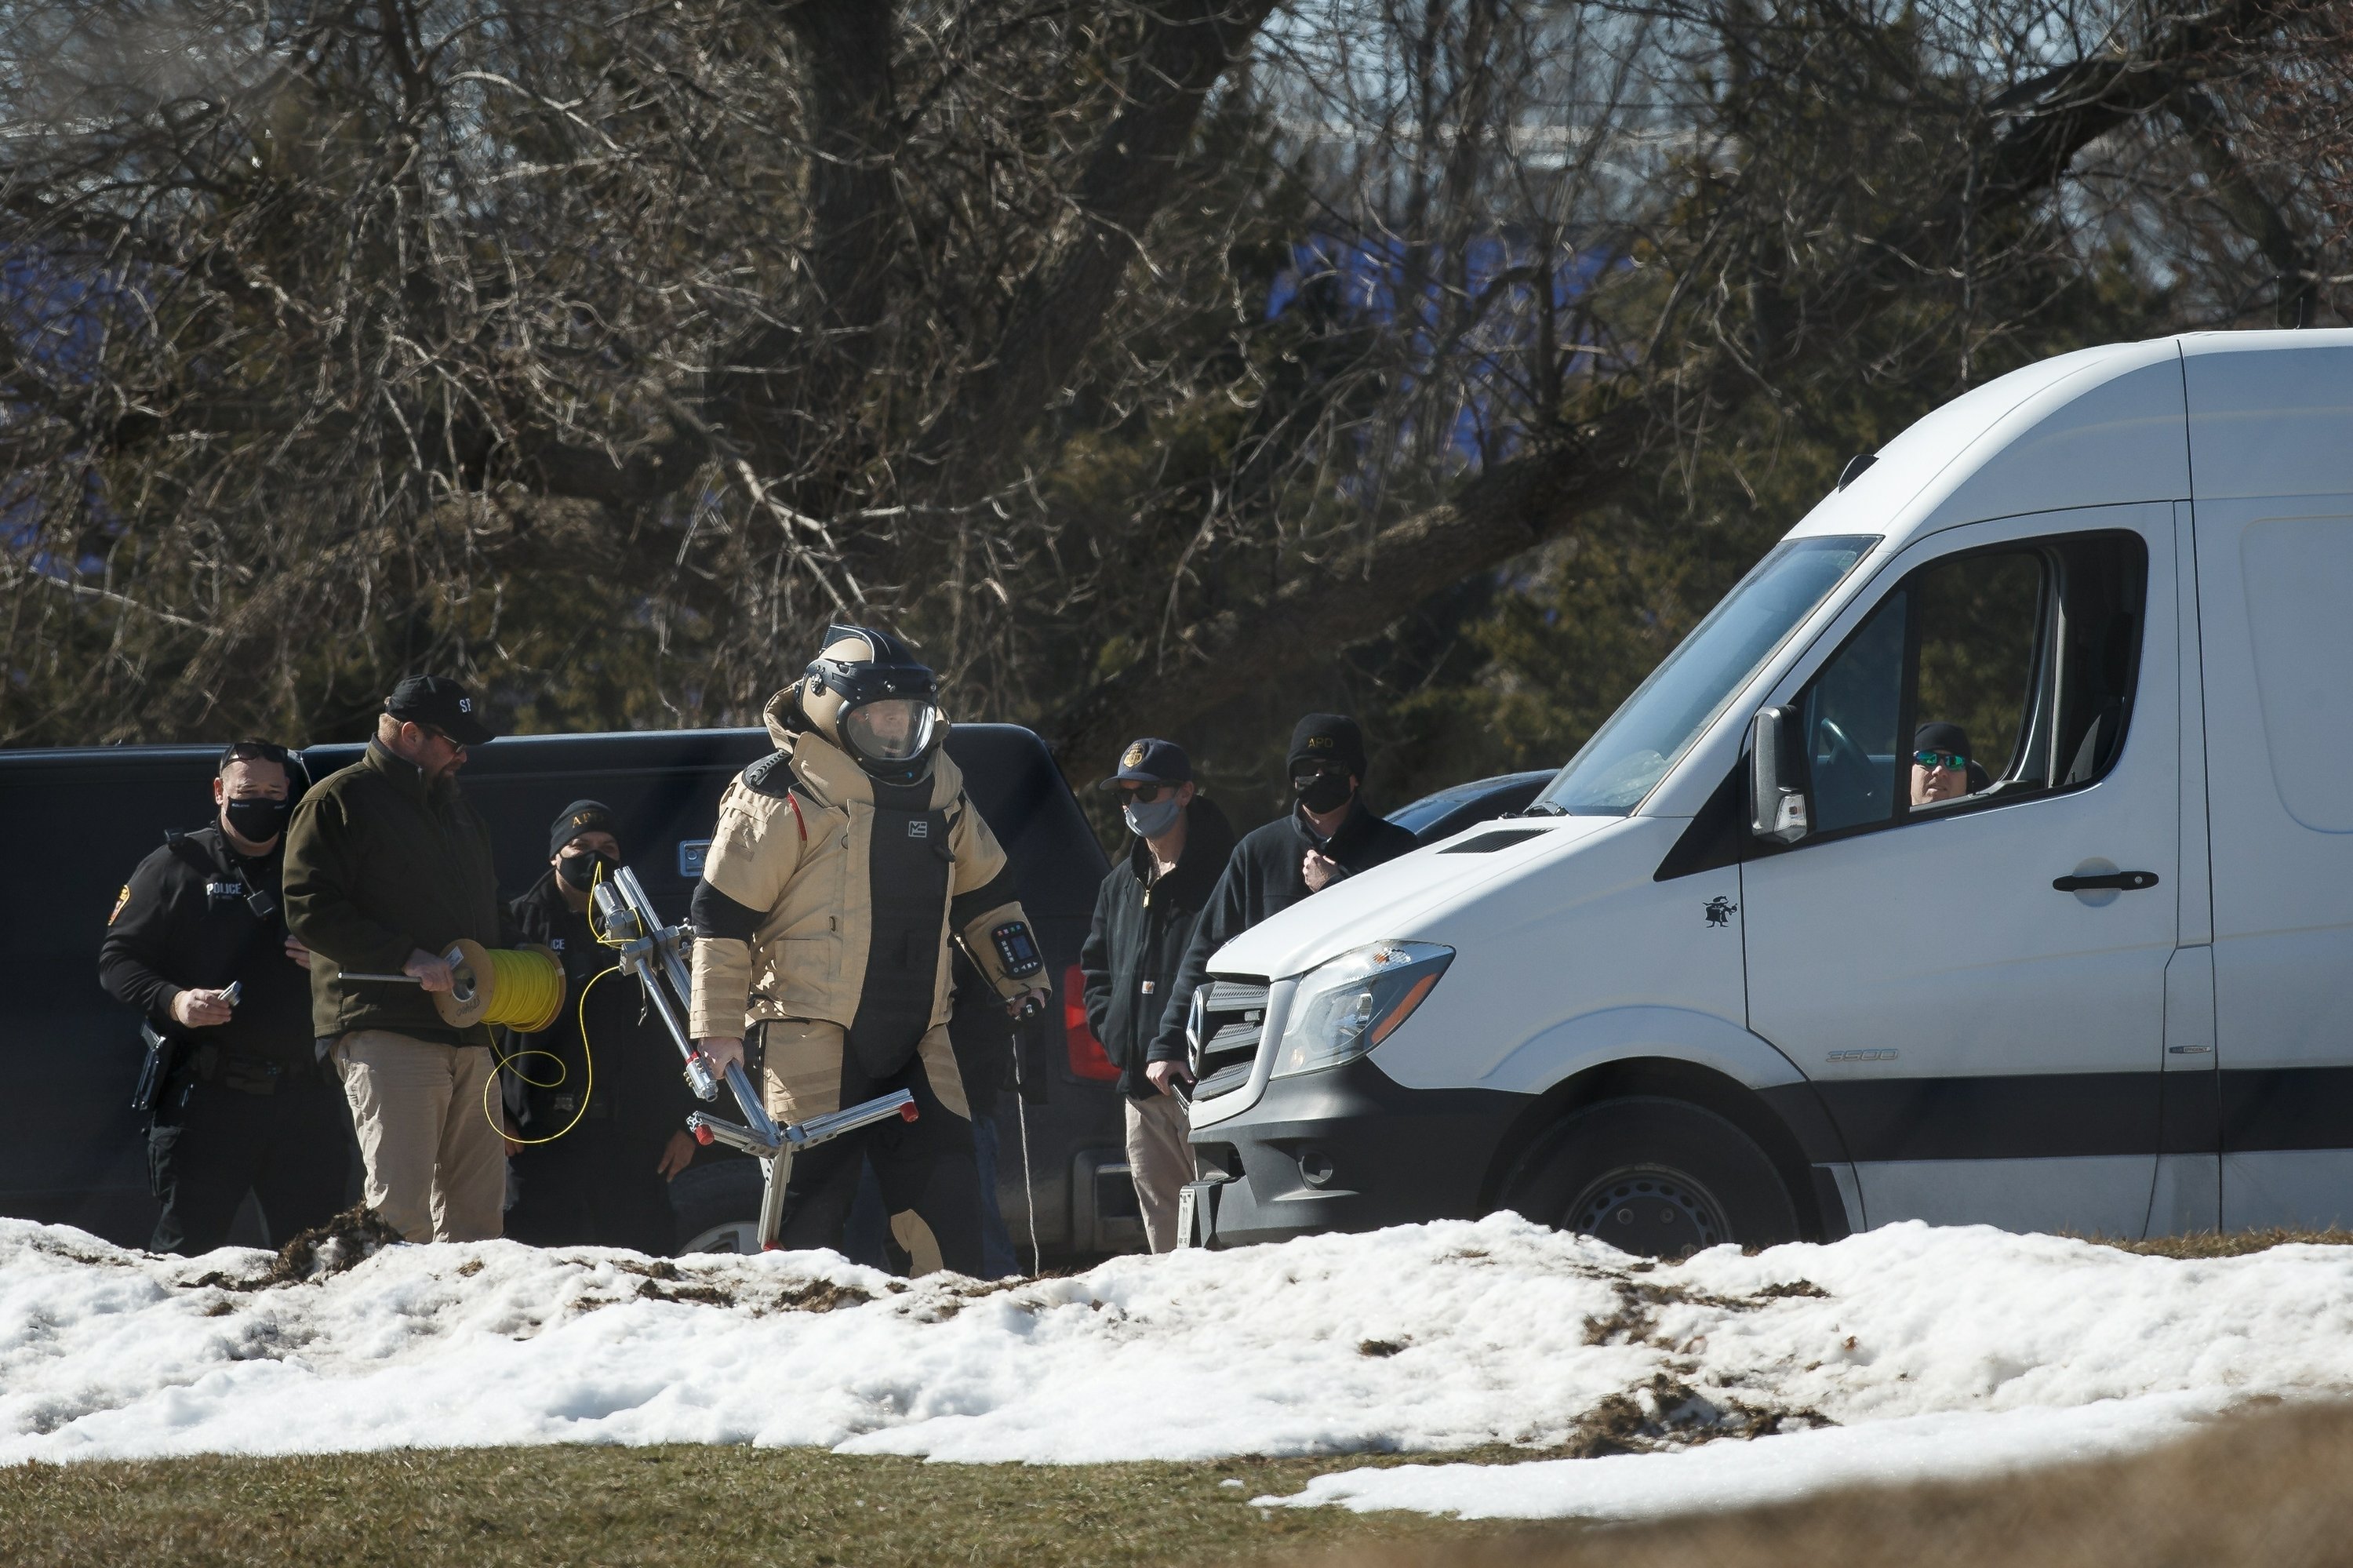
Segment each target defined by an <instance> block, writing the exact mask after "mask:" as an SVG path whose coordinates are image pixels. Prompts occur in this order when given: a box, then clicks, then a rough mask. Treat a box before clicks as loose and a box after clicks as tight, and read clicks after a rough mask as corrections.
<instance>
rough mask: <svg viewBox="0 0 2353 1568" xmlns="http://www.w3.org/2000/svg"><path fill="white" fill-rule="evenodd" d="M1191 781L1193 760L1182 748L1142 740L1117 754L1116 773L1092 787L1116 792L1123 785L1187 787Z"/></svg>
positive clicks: (1163, 741) (1147, 739)
mask: <svg viewBox="0 0 2353 1568" xmlns="http://www.w3.org/2000/svg"><path fill="white" fill-rule="evenodd" d="M1192 781H1193V759H1192V758H1189V757H1187V756H1186V755H1185V748H1184V747H1181V746H1179V745H1177V744H1176V742H1175V741H1173V740H1155V739H1153V738H1152V737H1151V736H1145V738H1144V739H1142V740H1137V741H1131V742H1129V743H1128V747H1127V749H1126V750H1125V751H1123V752H1121V753H1120V754H1119V771H1118V772H1116V773H1114V774H1113V775H1112V776H1111V777H1110V778H1108V779H1104V780H1103V782H1102V783H1100V784H1098V785H1096V786H1095V788H1096V789H1118V788H1119V787H1120V786H1121V785H1123V784H1189V783H1191V782H1192Z"/></svg>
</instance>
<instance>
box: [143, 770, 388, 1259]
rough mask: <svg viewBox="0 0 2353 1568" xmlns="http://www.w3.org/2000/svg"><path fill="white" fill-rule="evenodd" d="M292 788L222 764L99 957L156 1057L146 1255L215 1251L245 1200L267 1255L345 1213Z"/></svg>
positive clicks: (146, 873) (344, 1115)
mask: <svg viewBox="0 0 2353 1568" xmlns="http://www.w3.org/2000/svg"><path fill="white" fill-rule="evenodd" d="M292 778H293V759H292V758H291V757H290V755H289V753H288V752H287V751H286V749H285V748H284V747H280V746H273V745H271V744H270V743H269V741H266V740H240V741H237V742H235V743H234V744H232V745H231V746H229V747H228V748H227V750H225V751H223V752H222V753H221V755H220V764H219V766H218V768H216V777H215V778H214V779H213V820H212V821H209V822H207V823H206V824H205V825H204V826H203V827H201V828H198V829H196V830H195V832H185V833H182V832H170V833H165V834H164V847H163V848H162V849H159V850H157V851H155V852H154V853H153V854H150V855H149V856H148V857H147V858H146V859H145V860H142V861H141V862H140V863H139V868H138V869H137V870H136V871H133V872H132V874H131V880H130V882H129V883H127V884H126V885H124V886H123V889H122V894H121V896H120V897H119V898H117V899H116V900H115V903H114V913H113V915H112V916H111V917H110V918H109V919H108V921H107V926H106V938H105V939H104V940H103V941H102V942H100V944H99V949H98V978H99V982H100V984H101V985H103V986H105V987H106V989H107V990H108V991H110V992H111V993H112V994H113V995H114V997H115V999H116V1000H117V1001H123V1002H127V1003H129V1004H130V1005H131V1006H132V1007H135V1008H137V1009H138V1010H139V1011H140V1012H142V1013H144V1014H145V1015H146V1017H147V1020H148V1025H149V1027H150V1028H151V1029H153V1031H155V1033H157V1034H159V1035H160V1036H162V1038H163V1040H164V1046H163V1047H162V1048H161V1049H163V1050H164V1052H165V1053H166V1055H165V1059H164V1064H163V1065H164V1079H163V1082H162V1084H161V1085H160V1086H158V1088H157V1089H156V1092H155V1095H154V1101H153V1104H154V1113H155V1118H154V1122H153V1126H152V1127H151V1128H149V1131H148V1135H147V1167H148V1176H149V1180H150V1181H151V1182H152V1183H153V1189H154V1192H155V1196H156V1197H158V1198H160V1199H162V1200H163V1202H164V1212H163V1213H160V1214H158V1215H157V1216H156V1217H155V1233H154V1236H153V1239H152V1240H151V1241H149V1242H148V1244H147V1245H148V1246H149V1247H150V1248H151V1249H153V1251H156V1252H185V1253H189V1254H192V1255H193V1254H195V1253H204V1252H210V1251H212V1250H213V1248H215V1247H216V1246H219V1245H222V1244H223V1243H225V1242H226V1241H227V1239H228V1231H229V1225H230V1224H231V1223H232V1222H233V1221H234V1220H235V1219H236V1217H237V1208H238V1206H239V1205H240V1204H242V1203H243V1202H245V1195H246V1193H247V1192H248V1191H250V1192H252V1193H253V1194H254V1196H255V1197H256V1199H257V1200H259V1202H260V1204H261V1217H262V1219H263V1220H264V1221H265V1222H267V1224H268V1227H269V1240H270V1241H271V1242H272V1243H273V1244H277V1245H283V1244H284V1243H285V1242H286V1241H287V1240H288V1238H290V1237H291V1236H293V1235H294V1234H297V1233H298V1232H301V1231H305V1230H309V1229H310V1228H311V1226H313V1225H319V1224H325V1223H326V1222H327V1220H328V1219H330V1218H331V1217H332V1215H333V1214H334V1213H335V1211H336V1210H338V1209H340V1208H342V1207H343V1181H344V1173H345V1171H346V1168H347V1166H348V1164H349V1161H350V1154H349V1150H350V1145H351V1136H352V1135H351V1118H350V1116H349V1113H348V1112H346V1111H345V1110H344V1108H343V1096H341V1095H339V1094H337V1093H336V1092H335V1090H334V1088H333V1086H332V1085H331V1084H330V1083H329V1082H328V1081H327V1079H326V1078H325V1076H324V1075H322V1072H321V1070H320V1066H319V1062H318V1057H317V1053H316V1050H315V1048H314V1047H313V1045H312V1044H311V980H310V976H309V975H307V974H306V973H304V971H305V970H306V969H309V968H310V967H311V953H310V949H309V948H305V947H303V945H302V944H301V942H300V941H298V940H296V939H295V938H293V937H291V936H290V935H288V934H287V930H286V914H285V911H284V909H283V908H282V907H281V906H280V885H279V883H280V869H281V863H282V860H283V855H282V853H281V852H282V851H283V849H284V847H285V842H286V814H287V812H289V811H290V810H293V801H292V800H291V799H290V795H291V793H292Z"/></svg>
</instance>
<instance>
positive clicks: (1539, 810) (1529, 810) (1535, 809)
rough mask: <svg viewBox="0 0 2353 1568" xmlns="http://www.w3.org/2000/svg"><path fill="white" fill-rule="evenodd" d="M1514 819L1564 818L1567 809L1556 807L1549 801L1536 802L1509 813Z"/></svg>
mask: <svg viewBox="0 0 2353 1568" xmlns="http://www.w3.org/2000/svg"><path fill="white" fill-rule="evenodd" d="M1511 814H1512V815H1513V816H1514V817H1566V816H1567V815H1568V808H1567V807H1566V806H1556V805H1554V804H1553V803H1552V802H1551V801H1550V800H1537V801H1535V802H1534V803H1533V804H1530V805H1527V806H1524V807H1522V808H1521V809H1520V810H1516V811H1514V812H1512V813H1511Z"/></svg>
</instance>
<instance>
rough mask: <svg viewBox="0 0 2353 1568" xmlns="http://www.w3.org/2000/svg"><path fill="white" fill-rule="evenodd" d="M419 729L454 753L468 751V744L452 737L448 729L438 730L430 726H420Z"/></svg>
mask: <svg viewBox="0 0 2353 1568" xmlns="http://www.w3.org/2000/svg"><path fill="white" fill-rule="evenodd" d="M417 728H419V729H421V730H423V731H424V732H425V733H426V734H427V735H429V736H432V737H433V738H434V739H436V740H438V741H439V742H440V743H441V744H442V745H444V746H446V747H448V748H449V749H450V750H452V751H463V750H465V749H466V743H465V742H464V741H462V740H459V738H458V737H457V736H454V735H451V734H450V733H449V732H448V730H446V729H436V728H434V727H433V726H431V725H429V724H426V725H419V726H417Z"/></svg>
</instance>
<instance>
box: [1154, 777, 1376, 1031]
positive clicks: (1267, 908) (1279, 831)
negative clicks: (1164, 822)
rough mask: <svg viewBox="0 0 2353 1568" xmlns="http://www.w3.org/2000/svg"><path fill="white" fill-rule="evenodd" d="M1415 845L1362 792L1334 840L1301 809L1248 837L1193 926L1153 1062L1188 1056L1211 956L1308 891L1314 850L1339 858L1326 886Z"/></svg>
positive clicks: (1161, 1021)
mask: <svg viewBox="0 0 2353 1568" xmlns="http://www.w3.org/2000/svg"><path fill="white" fill-rule="evenodd" d="M1413 847H1414V836H1413V835H1412V834H1411V833H1409V832H1406V831H1405V830H1404V829H1403V828H1400V827H1398V825H1397V824H1396V823H1395V822H1391V821H1384V820H1383V819H1381V818H1379V817H1376V816H1374V815H1373V813H1372V812H1371V811H1370V810H1367V809H1366V805H1365V799H1364V797H1363V796H1362V795H1358V796H1357V797H1356V800H1352V801H1350V802H1349V805H1348V815H1347V818H1346V820H1345V821H1342V822H1341V824H1340V831H1339V832H1336V833H1334V834H1333V835H1332V836H1331V837H1330V838H1329V839H1318V838H1317V837H1316V834H1315V831H1314V829H1313V828H1310V827H1309V826H1308V825H1307V819H1306V818H1305V817H1303V816H1302V815H1301V814H1300V813H1299V811H1298V810H1297V809H1296V808H1294V809H1293V811H1292V813H1291V815H1289V816H1287V817H1284V818H1282V819H1281V820H1280V821H1272V822H1269V823H1267V824H1266V825H1265V826H1264V827H1262V828H1253V829H1252V830H1250V832H1247V833H1245V834H1243V835H1242V841H1241V842H1240V843H1238V844H1236V845H1235V846H1234V853H1233V856H1232V858H1231V859H1229V860H1228V861H1227V862H1226V870H1225V874H1224V875H1222V876H1220V877H1219V878H1218V885H1217V889H1216V891H1214V892H1212V893H1211V894H1210V895H1209V902H1208V907H1206V908H1204V909H1203V910H1202V911H1201V918H1200V922H1199V923H1198V925H1196V926H1195V927H1193V940H1192V944H1191V945H1190V946H1189V947H1187V948H1186V950H1185V963H1184V967H1183V968H1182V969H1179V970H1178V971H1177V975H1176V985H1175V986H1174V987H1173V988H1172V989H1171V990H1170V991H1169V993H1168V1008H1167V1011H1166V1012H1164V1013H1162V1014H1161V1017H1160V1030H1159V1033H1158V1034H1157V1035H1155V1037H1154V1039H1153V1042H1152V1051H1151V1054H1150V1057H1149V1059H1150V1060H1152V1061H1155V1062H1181V1061H1183V1060H1184V1059H1185V1054H1186V1049H1185V1018H1186V1014H1187V1013H1188V1012H1191V1011H1192V1007H1193V993H1194V991H1198V990H1199V989H1200V985H1201V980H1202V977H1203V976H1205V975H1207V974H1208V969H1209V956H1210V955H1211V954H1213V953H1215V952H1216V951H1217V950H1218V949H1219V948H1222V947H1224V946H1225V945H1226V944H1227V943H1228V942H1230V941H1232V940H1233V939H1234V938H1236V937H1239V936H1240V935H1241V934H1242V933H1243V932H1244V931H1247V930H1249V929H1250V927H1253V926H1255V925H1257V924H1258V923H1259V922H1260V921H1261V920H1263V919H1265V918H1266V917H1267V916H1270V915H1278V914H1281V913H1282V911H1283V910H1285V909H1288V908H1290V907H1291V906H1293V905H1294V904H1296V903H1298V902H1299V901H1300V900H1301V899H1303V898H1304V897H1306V896H1307V880H1306V878H1305V877H1303V876H1302V875H1301V874H1300V871H1299V863H1300V862H1301V861H1302V860H1303V859H1305V858H1306V854H1307V852H1308V851H1309V850H1311V849H1315V850H1322V851H1323V852H1324V853H1325V854H1327V855H1329V856H1330V857H1331V858H1332V859H1334V860H1335V861H1337V862H1339V863H1340V875H1339V877H1336V878H1335V879H1334V880H1333V881H1331V882H1328V883H1326V884H1324V887H1325V889H1326V890H1327V891H1328V890H1329V889H1331V888H1334V887H1336V886H1338V885H1339V884H1340V881H1341V880H1343V879H1345V878H1347V877H1350V876H1354V875H1355V874H1356V873H1358V872H1360V871H1369V870H1371V869H1372V868H1373V867H1374V866H1377V865H1378V864H1380V863H1382V862H1383V861H1386V860H1395V859H1397V857H1398V856H1399V855H1401V854H1403V853H1406V852H1407V851H1408V850H1409V849H1412V848H1413Z"/></svg>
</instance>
